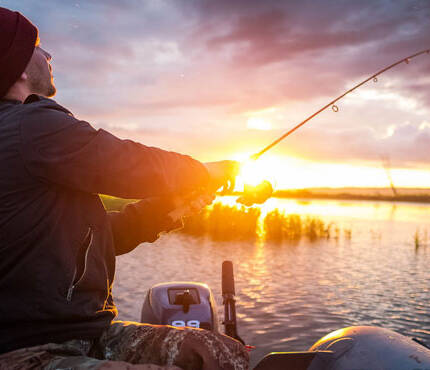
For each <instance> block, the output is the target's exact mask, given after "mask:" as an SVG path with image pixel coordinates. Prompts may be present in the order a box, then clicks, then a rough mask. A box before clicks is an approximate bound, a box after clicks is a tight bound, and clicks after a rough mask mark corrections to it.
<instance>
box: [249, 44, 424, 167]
mask: <svg viewBox="0 0 430 370" xmlns="http://www.w3.org/2000/svg"><path fill="white" fill-rule="evenodd" d="M421 54H430V49H426V50H422V51H420V52H418V53H415V54H412V55H410V56H408V57H406V58H403V59H400V60H399V61H397V62H396V63H393V64H391V65H389V66H388V67H385V68H383V69H381V70H380V71H378V72H376V73H375V74H373V75H371V76H370V77H369V78H366V79H365V80H364V81H362V82H360V83H359V84H357V85H355V86H354V87H352V88H351V89H349V90H348V91H346V92H344V93H343V94H342V95H339V96H338V97H337V98H336V99H333V100H332V101H331V102H330V103H328V104H326V105H325V106H324V107H322V108H321V109H319V110H318V111H316V112H315V113H313V114H312V115H310V116H309V117H308V118H306V119H305V120H303V121H302V122H300V123H299V124H298V125H296V126H295V127H293V128H292V129H291V130H289V131H288V132H286V133H285V134H283V135H282V136H280V137H279V138H278V139H276V140H275V141H273V142H272V143H270V144H269V145H267V146H266V147H265V148H264V149H262V150H260V151H259V152H258V153H255V154H254V155H252V156H251V159H252V160H257V159H258V158H260V157H261V156H262V155H263V154H264V153H266V152H267V151H268V150H269V149H271V148H273V147H274V146H275V145H276V144H278V143H279V142H280V141H282V140H284V139H285V138H286V137H287V136H290V135H291V134H292V133H293V132H294V131H296V130H297V129H298V128H300V127H302V126H303V125H304V124H305V123H306V122H308V121H310V120H311V119H312V118H314V117H316V116H317V115H318V114H320V113H321V112H322V111H324V110H326V109H327V108H328V107H331V108H332V110H333V112H338V111H339V107H338V106H337V105H336V104H335V103H336V102H338V101H339V100H340V99H342V98H343V97H344V96H346V95H348V94H349V93H351V92H353V91H354V90H356V89H358V88H359V87H360V86H362V85H364V84H365V83H366V82H368V81H370V80H373V82H378V76H379V75H380V74H382V73H384V72H386V71H388V70H390V69H391V68H394V67H395V66H397V65H399V64H401V63H406V64H409V62H410V60H411V59H412V58H415V57H417V56H419V55H421Z"/></svg>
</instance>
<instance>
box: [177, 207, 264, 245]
mask: <svg viewBox="0 0 430 370" xmlns="http://www.w3.org/2000/svg"><path fill="white" fill-rule="evenodd" d="M259 217H260V210H259V209H258V208H245V207H243V206H242V207H241V208H236V207H229V206H225V205H222V204H221V203H215V204H214V205H213V207H212V208H207V209H205V210H204V211H203V212H202V213H200V214H197V215H194V216H191V217H187V218H185V220H184V228H183V229H182V230H181V231H180V232H182V233H185V234H189V235H194V236H203V235H209V236H210V237H211V238H212V239H213V240H217V241H226V240H254V239H256V237H257V227H258V219H259Z"/></svg>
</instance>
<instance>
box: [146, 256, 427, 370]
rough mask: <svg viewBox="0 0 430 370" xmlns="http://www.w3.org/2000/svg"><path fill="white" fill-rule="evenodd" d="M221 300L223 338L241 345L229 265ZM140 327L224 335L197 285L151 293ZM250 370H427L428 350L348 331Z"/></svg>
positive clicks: (210, 298)
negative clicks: (236, 341) (233, 340)
mask: <svg viewBox="0 0 430 370" xmlns="http://www.w3.org/2000/svg"><path fill="white" fill-rule="evenodd" d="M222 297H223V305H224V320H223V323H222V324H223V325H224V334H226V335H228V336H230V337H232V338H234V339H236V340H239V341H240V342H242V343H243V344H245V342H244V341H243V339H242V338H241V337H240V336H239V334H238V329H237V320H236V306H235V287H234V274H233V264H232V262H231V261H224V262H223V265H222ZM141 322H144V323H149V324H157V325H172V326H177V327H185V326H188V327H194V328H201V329H205V330H211V331H213V332H216V333H221V332H222V330H221V328H220V322H219V319H218V310H217V306H216V301H215V298H214V295H213V293H212V291H211V289H210V287H209V286H208V285H206V284H204V283H200V282H181V281H175V282H166V283H160V284H156V285H154V286H153V287H151V288H150V289H149V290H148V292H147V294H146V297H145V300H144V302H143V305H142V311H141ZM254 370H430V347H429V346H428V345H427V344H425V343H423V342H421V341H419V340H418V339H416V338H410V337H407V336H404V335H401V334H399V333H396V332H394V331H392V330H389V329H386V328H380V327H376V326H351V327H346V328H342V329H339V330H336V331H333V332H331V333H329V334H327V335H325V336H324V337H322V338H321V339H319V340H318V341H317V342H315V343H314V344H313V345H312V346H311V347H310V348H309V349H308V350H306V351H299V352H272V353H269V354H267V355H266V356H264V357H263V358H262V359H261V360H260V361H259V362H258V363H257V365H256V366H255V367H254Z"/></svg>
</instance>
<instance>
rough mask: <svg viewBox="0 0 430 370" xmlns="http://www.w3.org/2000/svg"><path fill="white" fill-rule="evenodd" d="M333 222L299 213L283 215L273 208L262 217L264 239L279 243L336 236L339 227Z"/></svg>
mask: <svg viewBox="0 0 430 370" xmlns="http://www.w3.org/2000/svg"><path fill="white" fill-rule="evenodd" d="M333 227H334V224H333V223H329V224H326V223H324V221H322V220H321V219H320V218H318V217H309V216H308V217H304V218H303V217H300V216H299V215H295V214H292V215H285V214H284V213H282V212H279V210H277V209H276V210H274V211H272V212H270V213H268V214H267V215H266V217H265V218H264V239H265V240H266V241H268V242H275V243H281V242H283V241H287V242H296V241H299V240H301V239H302V238H303V237H305V238H307V239H308V240H310V241H316V240H319V239H330V238H331V237H333V236H334V237H335V238H338V233H339V229H338V228H335V230H336V233H335V235H333V233H332V229H333Z"/></svg>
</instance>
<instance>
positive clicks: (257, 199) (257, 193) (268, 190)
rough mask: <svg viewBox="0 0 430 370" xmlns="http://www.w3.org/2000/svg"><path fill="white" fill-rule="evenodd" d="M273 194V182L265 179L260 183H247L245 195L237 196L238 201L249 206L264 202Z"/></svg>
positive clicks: (244, 190)
mask: <svg viewBox="0 0 430 370" xmlns="http://www.w3.org/2000/svg"><path fill="white" fill-rule="evenodd" d="M272 194H273V186H272V184H271V183H270V182H269V181H267V180H264V181H263V182H261V183H260V184H258V185H255V186H254V185H249V184H245V185H244V189H243V195H241V196H240V197H239V198H237V200H236V202H238V203H240V204H243V205H245V206H247V207H250V206H252V205H253V204H263V203H264V202H265V201H266V200H267V199H269V198H270V197H271V196H272Z"/></svg>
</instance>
